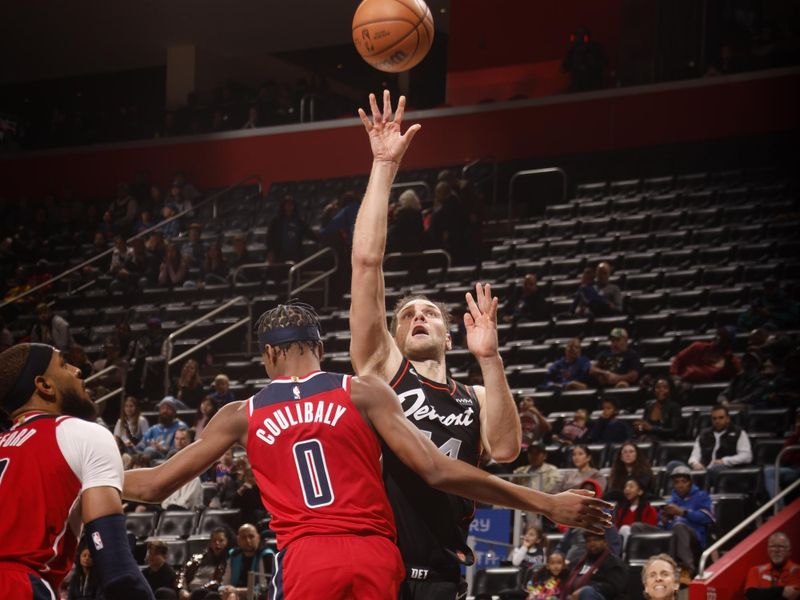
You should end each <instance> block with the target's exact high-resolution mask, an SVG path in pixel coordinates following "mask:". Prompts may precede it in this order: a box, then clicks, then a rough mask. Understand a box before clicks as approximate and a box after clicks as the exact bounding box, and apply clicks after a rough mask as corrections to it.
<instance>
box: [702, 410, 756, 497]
mask: <svg viewBox="0 0 800 600" xmlns="http://www.w3.org/2000/svg"><path fill="white" fill-rule="evenodd" d="M752 460H753V450H752V448H751V446H750V438H749V437H748V436H747V432H746V431H744V430H743V429H742V428H741V427H739V426H737V425H734V424H733V423H732V421H731V416H730V414H729V413H728V409H727V408H725V407H724V406H722V405H719V404H718V405H717V406H715V407H714V408H712V409H711V427H709V428H707V429H704V430H703V431H701V432H700V435H698V436H697V438H696V439H695V441H694V447H693V448H692V454H691V455H690V456H689V466H690V467H691V468H692V469H695V470H702V469H706V470H707V471H708V482H709V485H714V483H715V482H716V479H717V475H718V474H719V472H720V471H723V470H725V469H727V468H729V467H737V466H740V465H747V464H750V462H751V461H752Z"/></svg>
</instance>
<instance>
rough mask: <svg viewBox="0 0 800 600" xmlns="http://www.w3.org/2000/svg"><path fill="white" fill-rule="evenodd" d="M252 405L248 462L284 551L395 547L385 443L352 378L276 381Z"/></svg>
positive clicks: (328, 376) (316, 375)
mask: <svg viewBox="0 0 800 600" xmlns="http://www.w3.org/2000/svg"><path fill="white" fill-rule="evenodd" d="M247 402H248V404H249V407H248V409H249V421H250V422H249V425H248V436H247V455H248V456H249V458H250V464H251V465H252V468H253V473H254V474H255V477H256V481H257V482H258V488H259V489H260V490H261V499H262V501H263V502H264V506H266V507H267V509H268V510H269V512H270V513H271V514H272V522H271V523H270V527H271V528H272V529H273V531H275V533H276V535H277V538H278V548H279V549H283V548H284V547H285V546H286V545H287V544H290V543H291V542H292V541H294V540H296V539H298V538H301V537H304V536H312V535H380V536H384V537H387V538H389V539H391V540H392V541H394V540H395V536H396V534H395V526H394V517H393V516H392V510H391V508H390V506H389V500H388V499H387V497H386V491H385V490H384V487H383V480H382V476H381V462H380V459H381V449H380V444H379V442H378V438H377V436H376V434H375V432H374V431H373V430H372V428H371V426H370V425H369V424H368V423H367V421H366V420H365V419H364V417H363V416H362V415H361V413H360V412H359V411H358V409H357V408H356V407H355V405H354V404H353V401H352V400H351V399H350V377H349V376H348V375H340V374H338V373H326V372H323V371H316V372H313V373H311V374H309V375H306V376H305V377H302V378H277V379H275V380H273V381H272V382H271V383H270V384H269V385H267V386H266V387H265V388H264V389H262V390H261V391H260V392H258V393H256V394H255V395H254V396H253V397H252V398H250V399H249V400H248V401H247Z"/></svg>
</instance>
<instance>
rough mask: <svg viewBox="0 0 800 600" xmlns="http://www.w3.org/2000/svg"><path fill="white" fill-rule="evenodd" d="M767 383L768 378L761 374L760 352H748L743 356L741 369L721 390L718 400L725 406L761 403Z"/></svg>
mask: <svg viewBox="0 0 800 600" xmlns="http://www.w3.org/2000/svg"><path fill="white" fill-rule="evenodd" d="M767 385H768V381H767V379H766V378H765V377H764V376H763V375H762V374H761V358H760V357H759V356H758V354H755V353H753V352H747V353H746V354H744V356H742V369H741V371H739V373H738V374H737V375H736V376H735V377H734V378H733V379H731V382H730V383H729V384H728V387H726V388H725V389H724V390H723V391H722V392H720V394H719V396H717V402H719V403H720V404H722V405H723V406H730V405H732V404H735V405H738V406H742V405H754V404H759V403H760V402H761V400H762V398H763V397H764V393H765V391H766V389H767Z"/></svg>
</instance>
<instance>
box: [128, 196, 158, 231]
mask: <svg viewBox="0 0 800 600" xmlns="http://www.w3.org/2000/svg"><path fill="white" fill-rule="evenodd" d="M156 189H158V188H156ZM162 208H163V207H159V211H158V213H156V214H161V213H162V211H161V209H162ZM156 225H158V221H157V220H156V219H154V218H153V212H152V211H151V210H150V209H149V208H145V209H143V210H140V211H139V218H138V219H136V222H135V223H134V224H133V230H132V231H131V233H132V234H133V235H139V234H140V233H142V232H143V231H147V230H148V229H150V228H151V227H155V226H156Z"/></svg>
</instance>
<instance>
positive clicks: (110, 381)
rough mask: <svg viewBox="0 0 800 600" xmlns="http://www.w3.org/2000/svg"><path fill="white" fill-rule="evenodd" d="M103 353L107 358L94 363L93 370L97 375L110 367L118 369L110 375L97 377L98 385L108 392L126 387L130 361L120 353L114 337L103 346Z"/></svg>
mask: <svg viewBox="0 0 800 600" xmlns="http://www.w3.org/2000/svg"><path fill="white" fill-rule="evenodd" d="M103 351H104V352H105V356H103V357H102V358H98V359H97V360H96V361H94V363H92V369H93V370H94V372H95V373H98V374H99V373H100V372H101V371H103V370H104V369H107V368H109V367H116V369H112V370H111V371H109V372H108V373H105V374H103V375H99V376H98V377H96V379H95V380H96V382H97V384H98V385H100V386H102V387H103V388H105V389H106V390H108V391H111V390H113V389H116V388H118V387H123V388H124V387H125V378H126V377H127V376H128V366H129V365H128V361H127V360H125V358H124V357H123V356H122V354H121V353H120V349H119V342H117V339H116V338H115V337H113V336H109V337H108V338H106V341H105V343H104V344H103Z"/></svg>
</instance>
